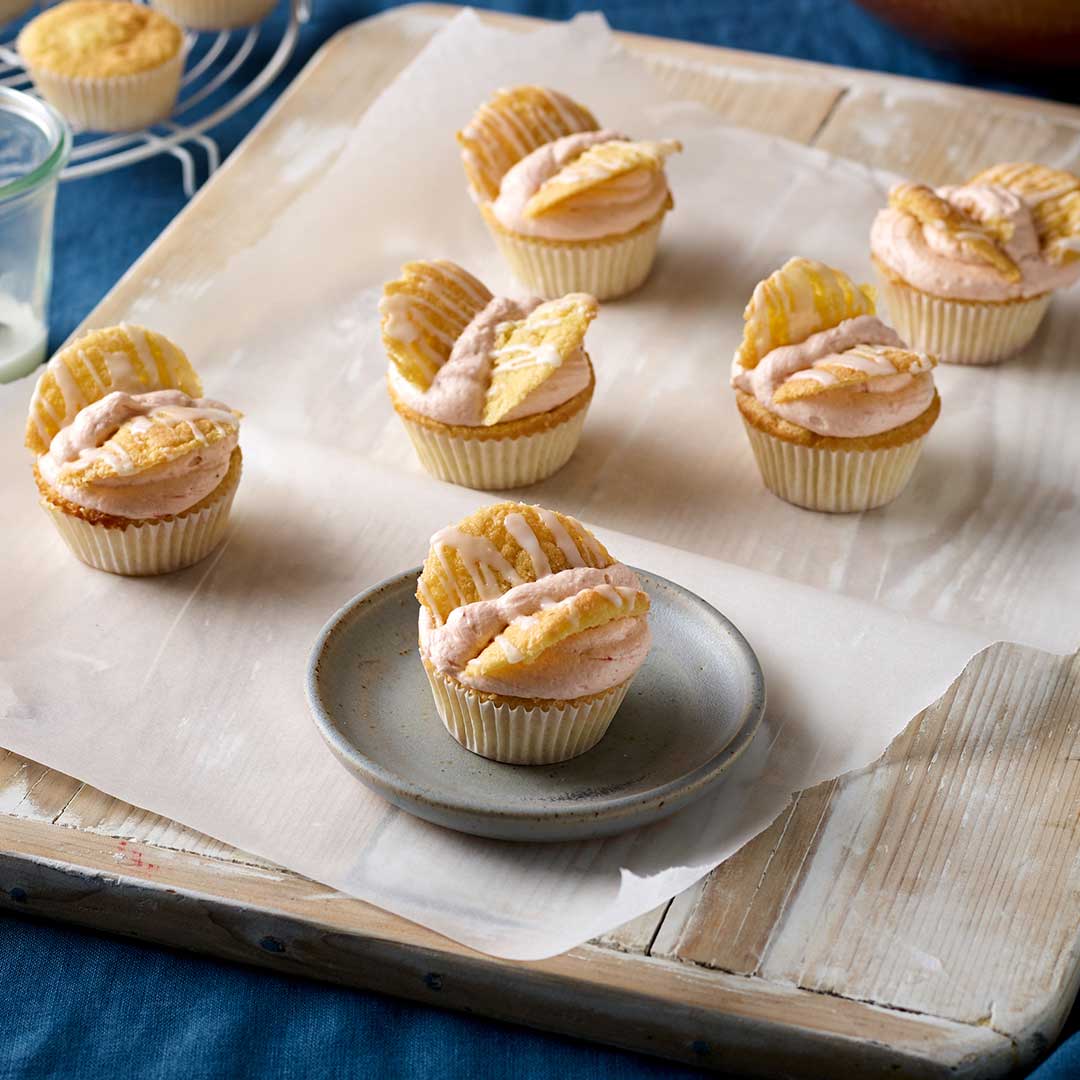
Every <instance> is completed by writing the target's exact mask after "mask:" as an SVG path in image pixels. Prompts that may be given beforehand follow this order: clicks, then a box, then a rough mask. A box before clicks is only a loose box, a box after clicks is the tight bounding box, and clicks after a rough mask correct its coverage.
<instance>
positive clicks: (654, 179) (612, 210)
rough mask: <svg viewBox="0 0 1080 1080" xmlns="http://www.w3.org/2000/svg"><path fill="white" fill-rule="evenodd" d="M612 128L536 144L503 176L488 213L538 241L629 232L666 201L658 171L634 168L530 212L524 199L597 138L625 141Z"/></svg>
mask: <svg viewBox="0 0 1080 1080" xmlns="http://www.w3.org/2000/svg"><path fill="white" fill-rule="evenodd" d="M625 139H626V136H624V135H620V134H619V133H618V132H616V131H611V130H607V129H605V130H603V131H582V132H579V133H577V134H576V135H564V136H563V137H562V138H561V139H556V140H555V141H554V142H550V143H545V144H544V145H543V146H540V147H537V148H536V149H535V150H534V151H533V152H532V153H531V154H528V155H527V156H526V157H524V158H522V159H521V160H520V161H519V162H517V164H516V165H514V166H512V167H511V168H510V169H509V170H508V171H507V173H506V175H505V176H504V177H503V178H502V185H501V187H500V189H499V195H498V198H496V199H495V201H494V202H493V203H492V204H491V212H492V213H493V214H494V215H495V220H496V221H498V223H499V224H500V225H502V227H503V228H504V229H508V230H509V231H510V232H515V233H518V234H519V235H522V236H535V237H538V238H540V239H543V240H596V239H599V238H600V237H604V236H621V235H622V234H623V233H628V232H632V231H633V230H634V229H636V228H637V227H638V226H639V225H643V224H644V223H645V222H646V221H648V220H649V219H650V218H653V217H655V216H656V215H657V214H659V213H660V211H661V210H662V209H663V208H664V206H665V205H666V204H667V201H668V198H669V194H668V184H667V177H666V176H665V175H664V172H663V170H659V171H656V172H652V171H648V170H645V169H637V170H635V171H633V172H629V173H626V174H625V175H624V176H620V177H616V178H615V179H613V180H611V181H609V182H608V183H606V184H604V187H603V190H602V191H599V192H597V193H595V194H593V193H591V192H588V191H583V192H582V193H581V194H580V195H576V196H575V197H574V198H573V199H570V200H567V202H566V205H565V206H561V207H557V208H554V209H552V210H549V211H547V212H546V213H544V214H541V215H540V216H539V217H529V216H528V215H527V214H526V213H525V206H526V204H527V203H528V201H529V200H530V199H531V198H532V197H533V196H534V195H535V194H536V193H537V191H539V190H540V188H541V186H542V185H543V184H544V182H545V181H547V180H549V179H550V178H551V177H552V176H554V175H555V174H556V173H557V172H559V171H560V170H561V169H562V168H563V166H565V165H567V164H569V163H570V162H571V161H573V160H574V159H575V158H576V157H578V156H579V155H580V154H581V153H583V152H584V151H585V150H588V149H589V147H591V146H596V145H597V144H598V143H605V142H612V141H614V140H625Z"/></svg>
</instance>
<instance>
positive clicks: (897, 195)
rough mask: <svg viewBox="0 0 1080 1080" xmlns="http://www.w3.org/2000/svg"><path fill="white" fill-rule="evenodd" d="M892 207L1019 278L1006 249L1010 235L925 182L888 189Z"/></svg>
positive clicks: (1012, 278) (969, 253)
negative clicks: (948, 198)
mask: <svg viewBox="0 0 1080 1080" xmlns="http://www.w3.org/2000/svg"><path fill="white" fill-rule="evenodd" d="M889 206H890V207H892V209H894V210H899V211H901V212H902V213H905V214H908V215H909V216H911V217H913V218H914V219H915V220H916V221H917V222H918V223H919V224H920V225H929V226H931V227H932V228H935V229H938V230H940V231H941V232H942V233H944V234H945V235H947V236H949V237H951V238H952V239H953V240H954V241H955V242H956V244H957V245H958V246H959V249H960V251H961V252H962V253H963V254H964V255H966V256H967V257H969V258H971V259H974V260H976V261H978V262H983V263H987V264H988V265H990V266H992V267H993V268H994V269H995V270H997V271H998V273H1000V274H1001V275H1002V277H1004V278H1005V279H1006V280H1007V281H1019V280H1020V277H1021V273H1020V267H1019V266H1017V265H1016V263H1015V262H1014V261H1013V259H1012V257H1011V256H1010V255H1009V254H1008V253H1007V252H1006V251H1005V242H1006V241H1007V240H1008V239H1009V237H1008V236H1006V235H1004V234H1003V230H1002V229H1001V227H1000V226H998V225H997V224H996V223H994V222H992V221H987V222H980V221H978V220H977V219H976V218H974V217H973V216H972V215H970V214H967V213H965V212H964V211H963V210H962V209H960V208H959V207H957V206H954V205H953V204H952V203H951V202H948V201H947V200H945V199H943V198H942V197H941V196H940V195H938V194H937V193H936V192H935V191H934V189H933V188H930V187H927V186H926V185H925V184H910V183H908V184H897V185H896V186H895V187H893V188H892V190H891V191H890V192H889Z"/></svg>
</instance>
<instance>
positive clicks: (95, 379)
mask: <svg viewBox="0 0 1080 1080" xmlns="http://www.w3.org/2000/svg"><path fill="white" fill-rule="evenodd" d="M116 390H122V391H125V392H126V393H129V394H142V393H147V392H149V391H153V390H180V391H182V392H183V393H185V394H187V395H188V396H190V397H193V398H198V397H200V396H201V395H202V384H201V382H200V381H199V376H198V375H196V374H195V370H194V369H193V368H192V366H191V364H190V362H189V361H188V358H187V357H186V356H185V355H184V353H183V352H182V351H181V349H180V348H179V347H178V346H177V345H174V344H173V343H172V342H171V341H170V340H169V339H168V338H167V337H165V336H164V335H163V334H158V333H155V332H154V331H153V330H147V329H146V328H145V327H142V326H135V325H132V324H129V323H122V324H121V325H119V326H110V327H106V328H104V329H101V330H89V331H87V332H86V333H85V334H83V335H82V336H81V337H79V338H76V339H75V341H73V342H72V343H71V344H70V345H67V346H65V347H64V348H63V349H61V350H60V351H59V352H58V353H56V355H55V356H53V358H52V359H51V360H50V361H49V362H48V364H46V365H45V370H44V371H43V372H42V373H41V375H40V376H39V377H38V381H37V384H36V385H35V387H34V392H33V394H32V396H31V398H30V414H29V416H28V418H27V421H26V447H27V449H28V450H31V451H33V453H35V454H44V453H45V452H46V451H47V450H48V449H49V444H50V443H51V442H52V439H53V436H55V435H56V433H57V432H58V431H59V430H60V429H61V428H63V427H66V426H67V425H68V424H70V423H71V422H72V421H73V420H74V419H75V416H76V415H77V414H78V413H79V412H80V411H81V410H82V409H84V408H86V406H87V405H90V404H92V403H93V402H95V401H97V400H99V399H100V398H103V397H105V395H106V394H110V393H112V392H113V391H116Z"/></svg>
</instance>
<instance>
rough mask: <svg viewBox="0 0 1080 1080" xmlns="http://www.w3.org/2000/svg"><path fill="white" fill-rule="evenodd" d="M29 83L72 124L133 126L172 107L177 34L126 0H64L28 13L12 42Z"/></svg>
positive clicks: (180, 60) (180, 48)
mask: <svg viewBox="0 0 1080 1080" xmlns="http://www.w3.org/2000/svg"><path fill="white" fill-rule="evenodd" d="M16 45H17V48H18V50H19V55H20V56H21V57H22V59H23V61H24V62H25V64H26V67H27V70H28V71H29V72H30V77H31V78H32V79H33V80H34V85H35V86H36V87H37V89H38V90H39V91H41V94H42V96H43V97H44V98H45V99H46V100H47V101H48V102H49V103H50V104H51V105H53V106H55V107H56V109H57V110H58V111H59V112H61V113H62V114H63V115H64V116H65V117H66V118H67V119H68V120H69V121H70V122H71V124H72V125H73V126H74V127H76V128H84V129H89V130H93V131H134V130H136V129H138V128H143V127H147V126H149V125H151V124H156V123H158V122H159V121H161V120H165V119H166V118H168V116H169V115H170V114H171V113H172V111H173V108H174V106H175V104H176V98H177V95H178V94H179V92H180V78H181V76H182V74H183V71H184V34H183V31H182V30H181V29H180V27H179V26H177V24H176V23H174V22H173V21H172V20H171V19H169V18H166V16H164V15H162V14H161V13H160V12H157V11H154V10H152V9H151V8H148V7H145V6H144V5H142V4H132V3H126V2H125V0H65V2H64V3H62V4H57V5H56V7H52V8H49V9H48V10H47V11H44V12H42V13H41V14H40V15H38V16H37V17H36V18H35V19H33V20H31V21H30V22H29V23H28V24H27V25H26V26H25V27H24V28H23V30H22V32H21V33H20V34H19V37H18V41H17V43H16Z"/></svg>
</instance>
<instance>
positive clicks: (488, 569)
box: [431, 525, 523, 603]
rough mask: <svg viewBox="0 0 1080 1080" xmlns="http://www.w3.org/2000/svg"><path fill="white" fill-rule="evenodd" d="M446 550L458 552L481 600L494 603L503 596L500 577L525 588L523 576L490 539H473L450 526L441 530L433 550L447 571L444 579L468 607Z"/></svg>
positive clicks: (432, 547)
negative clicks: (450, 549) (451, 549)
mask: <svg viewBox="0 0 1080 1080" xmlns="http://www.w3.org/2000/svg"><path fill="white" fill-rule="evenodd" d="M446 548H453V549H454V550H455V551H456V552H457V554H458V558H459V559H460V560H461V562H462V565H463V566H464V567H465V572H466V573H467V574H468V575H469V577H470V578H471V579H472V583H473V586H474V587H475V589H476V592H477V595H478V596H479V597H480V599H481V600H494V599H495V598H496V597H498V596H501V595H502V589H501V588H500V587H499V581H498V575H501V576H502V577H503V578H504V579H505V580H506V581H508V582H509V583H510V584H511V585H521V584H523V579H522V578H521V575H520V574H518V572H517V571H516V570H515V569H514V568H513V567H512V566H511V565H510V563H509V562H507V560H506V558H505V557H504V556H503V553H502V552H501V551H499V549H498V548H497V547H496V546H495V545H494V544H493V543H492V542H491V541H490V540H489V539H488V538H487V537H486V536H472V535H470V534H469V533H466V532H462V531H461V529H459V528H457V527H456V526H454V525H450V526H448V527H447V528H445V529H440V530H439V531H438V532H437V533H436V534H435V535H434V536H433V537H432V538H431V550H432V551H434V552H435V557H436V558H437V559H438V560H439V563H440V565H441V566H442V569H443V577H444V579H445V580H446V583H447V585H448V586H449V587H450V588H451V589H453V591H454V593H455V594H456V596H457V599H458V602H459V603H464V602H465V597H464V596H463V595H462V593H461V590H460V588H458V585H457V581H456V579H455V575H454V571H453V568H452V567H451V566H450V563H449V561H448V560H447V558H446Z"/></svg>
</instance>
